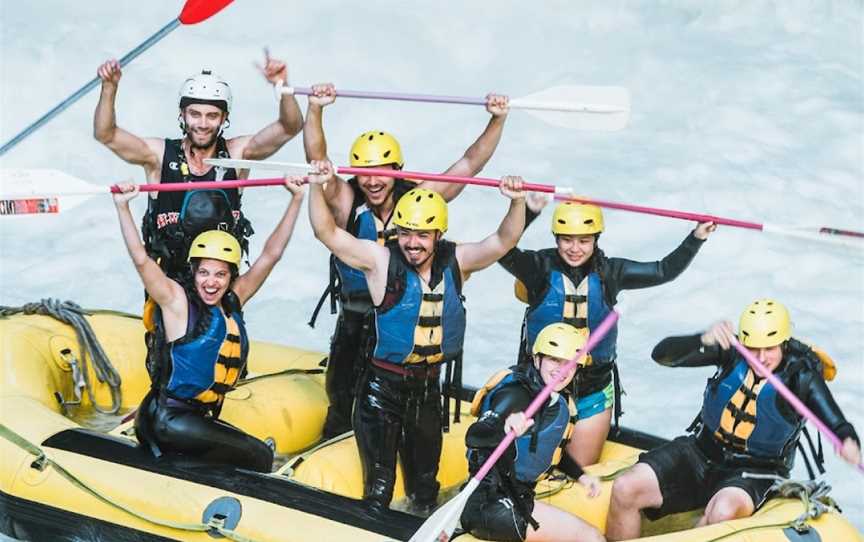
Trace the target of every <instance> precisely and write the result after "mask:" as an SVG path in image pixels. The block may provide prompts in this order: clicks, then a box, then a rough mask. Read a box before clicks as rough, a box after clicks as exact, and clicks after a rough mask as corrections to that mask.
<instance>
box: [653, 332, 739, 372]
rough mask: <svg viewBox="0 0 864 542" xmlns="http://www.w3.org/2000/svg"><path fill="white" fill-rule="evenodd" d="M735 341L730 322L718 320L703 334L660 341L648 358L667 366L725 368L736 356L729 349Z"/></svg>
mask: <svg viewBox="0 0 864 542" xmlns="http://www.w3.org/2000/svg"><path fill="white" fill-rule="evenodd" d="M734 339H735V331H734V329H733V327H732V323H731V322H728V321H721V322H717V323H715V324H713V325H712V326H711V327H710V328H708V330H706V331H705V332H704V333H699V334H693V335H683V336H678V337H667V338H665V339H663V340H662V341H660V342H659V343H658V344H657V346H655V347H654V350H653V351H652V352H651V357H652V358H654V361H656V362H657V363H659V364H660V365H665V366H667V367H706V366H710V365H726V364H728V363H731V362H732V361H733V360H734V359H735V357H736V355H737V354H735V350H733V349H732V341H733V340H734Z"/></svg>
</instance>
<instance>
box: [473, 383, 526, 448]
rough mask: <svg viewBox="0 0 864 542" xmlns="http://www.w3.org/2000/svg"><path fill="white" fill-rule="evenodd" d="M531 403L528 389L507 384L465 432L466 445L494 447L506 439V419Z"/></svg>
mask: <svg viewBox="0 0 864 542" xmlns="http://www.w3.org/2000/svg"><path fill="white" fill-rule="evenodd" d="M529 404H531V397H530V396H529V395H528V391H527V390H525V389H524V388H523V387H522V386H518V385H513V386H506V387H504V388H502V389H500V390H498V391H497V392H496V393H495V395H494V397H492V404H491V405H490V408H489V409H488V410H486V411H485V412H483V413H482V414H481V416H480V418H479V419H478V420H477V421H476V422H474V423H473V424H471V427H469V428H468V432H467V433H466V434H465V445H466V446H468V447H469V448H494V447H495V446H498V444H499V443H500V442H501V440H503V439H504V436H505V435H504V420H506V419H507V416H509V415H510V414H512V413H514V412H520V411H522V410H525V409H526V408H528V405H529Z"/></svg>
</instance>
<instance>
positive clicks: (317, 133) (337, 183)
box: [303, 83, 354, 228]
mask: <svg viewBox="0 0 864 542" xmlns="http://www.w3.org/2000/svg"><path fill="white" fill-rule="evenodd" d="M335 101H336V87H334V86H333V83H321V84H318V85H312V95H310V96H309V105H308V107H307V108H306V122H305V123H303V149H304V150H305V151H306V161H307V162H311V161H312V160H329V158H328V157H327V139H326V138H325V137H324V108H325V107H327V106H328V105H330V104H332V103H333V102H335ZM324 199H325V200H326V201H327V204H328V205H329V206H330V211H331V212H332V213H333V217H334V218H335V220H336V224H337V225H338V226H339V227H340V228H345V225H346V224H347V223H348V213H350V212H351V205H352V204H353V203H354V191H353V190H351V187H350V186H348V183H347V182H345V180H344V179H342V178H341V177H339V176H338V175H334V176H333V180H332V181H329V182H328V183H327V184H326V185H324Z"/></svg>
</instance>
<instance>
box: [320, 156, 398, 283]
mask: <svg viewBox="0 0 864 542" xmlns="http://www.w3.org/2000/svg"><path fill="white" fill-rule="evenodd" d="M312 166H313V167H315V168H317V171H318V173H317V174H310V175H309V177H308V179H309V185H310V187H309V221H310V222H311V223H312V230H313V231H314V232H315V237H316V238H317V239H318V240H319V241H321V242H322V243H323V244H324V246H326V247H327V248H328V249H329V250H330V252H332V253H333V255H334V256H336V257H337V258H339V259H340V260H342V261H343V262H345V263H346V264H348V265H350V266H351V267H353V268H355V269H359V270H360V271H363V272H364V273H365V274H366V279H367V281H368V282H369V291H370V293H371V294H373V295H372V299H373V300H375V299H376V296H375V295H374V293H375V292H373V286H374V287H375V288H376V291H377V289H378V287H380V292H381V295H383V291H384V290H383V286H384V285H385V284H386V282H387V265H388V263H389V261H390V260H389V258H390V251H389V250H388V249H387V248H385V247H383V246H381V245H379V244H378V243H375V242H374V241H368V240H365V239H358V238H356V237H354V236H353V235H351V234H350V233H348V232H346V231H345V230H344V229H342V228H340V227H338V226H337V225H336V222H335V221H334V220H333V213H331V212H330V208H329V207H328V206H327V202H326V201H325V200H324V190H323V189H322V187H321V185H322V184H324V183H328V182H332V180H333V166H332V165H331V164H330V162H327V161H317V160H313V161H312Z"/></svg>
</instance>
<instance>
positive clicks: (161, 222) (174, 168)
mask: <svg viewBox="0 0 864 542" xmlns="http://www.w3.org/2000/svg"><path fill="white" fill-rule="evenodd" d="M181 141H182V140H180V139H165V153H164V154H163V155H162V175H161V180H162V182H163V183H186V182H193V181H234V180H237V170H236V169H234V168H223V167H213V168H210V171H208V172H207V173H205V174H204V175H193V174H192V172H191V170H190V169H189V164H187V163H186V154H185V153H184V152H183V147H182V146H181V145H180V143H181ZM216 157H217V158H231V155H230V154H228V146H227V145H226V143H225V139H224V138H222V137H219V138H218V139H217V140H216ZM225 193H226V194H227V195H228V201H229V203H230V204H231V209H232V210H233V212H234V218H235V220H236V219H239V218H240V192H239V191H238V190H237V189H236V188H228V189H225ZM185 197H186V192H159V196H158V197H157V198H156V201H154V202H151V203H152V204H153V206H152V211H153V212H154V213H155V214H156V216H155V222H156V229H157V230H161V229H162V228H164V227H165V226H167V225H169V224H177V223H178V222H179V220H180V209H181V208H182V207H183V198H185Z"/></svg>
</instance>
